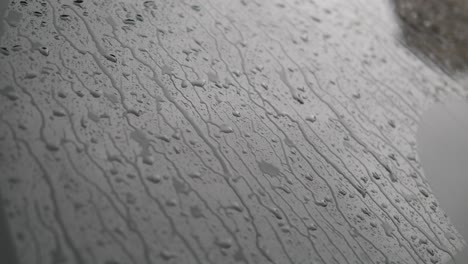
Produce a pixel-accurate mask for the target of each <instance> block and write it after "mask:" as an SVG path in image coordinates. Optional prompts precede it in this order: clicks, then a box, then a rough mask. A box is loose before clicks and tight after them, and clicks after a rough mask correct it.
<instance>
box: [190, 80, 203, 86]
mask: <svg viewBox="0 0 468 264" xmlns="http://www.w3.org/2000/svg"><path fill="white" fill-rule="evenodd" d="M190 83H191V84H192V86H194V87H203V86H205V83H206V81H205V80H202V79H201V80H195V81H191V82H190Z"/></svg>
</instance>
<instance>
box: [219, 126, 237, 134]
mask: <svg viewBox="0 0 468 264" xmlns="http://www.w3.org/2000/svg"><path fill="white" fill-rule="evenodd" d="M219 131H221V132H223V133H226V134H229V133H232V132H234V130H233V129H232V127H230V126H228V125H226V124H224V125H221V126H220V128H219Z"/></svg>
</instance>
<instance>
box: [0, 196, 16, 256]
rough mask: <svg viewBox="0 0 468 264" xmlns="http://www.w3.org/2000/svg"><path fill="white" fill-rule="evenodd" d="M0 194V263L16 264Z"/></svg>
mask: <svg viewBox="0 0 468 264" xmlns="http://www.w3.org/2000/svg"><path fill="white" fill-rule="evenodd" d="M4 208H5V206H4V205H3V202H2V198H1V194H0V263H9V264H16V263H18V260H17V259H16V252H15V249H14V248H13V243H12V241H13V240H12V239H11V234H10V228H9V227H8V223H7V220H8V219H7V216H6V213H5V210H4Z"/></svg>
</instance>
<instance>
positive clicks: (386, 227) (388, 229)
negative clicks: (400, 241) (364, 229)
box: [382, 221, 395, 237]
mask: <svg viewBox="0 0 468 264" xmlns="http://www.w3.org/2000/svg"><path fill="white" fill-rule="evenodd" d="M382 228H383V230H384V232H385V234H386V235H387V236H389V237H391V236H392V233H393V231H394V230H395V229H394V228H393V226H391V225H390V224H389V223H388V222H386V221H384V222H383V223H382Z"/></svg>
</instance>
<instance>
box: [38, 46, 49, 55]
mask: <svg viewBox="0 0 468 264" xmlns="http://www.w3.org/2000/svg"><path fill="white" fill-rule="evenodd" d="M39 53H41V54H42V55H44V56H49V49H48V48H47V47H40V48H39Z"/></svg>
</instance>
